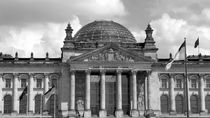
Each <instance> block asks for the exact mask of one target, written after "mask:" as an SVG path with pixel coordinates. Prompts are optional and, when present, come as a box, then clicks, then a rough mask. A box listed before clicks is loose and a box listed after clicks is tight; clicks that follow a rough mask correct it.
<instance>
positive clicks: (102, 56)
mask: <svg viewBox="0 0 210 118" xmlns="http://www.w3.org/2000/svg"><path fill="white" fill-rule="evenodd" d="M85 61H129V62H134V58H133V57H131V56H128V55H124V54H122V53H121V52H119V51H116V50H113V49H112V48H110V49H108V50H105V51H103V52H100V53H98V54H96V55H92V56H90V57H89V58H88V59H86V60H85Z"/></svg>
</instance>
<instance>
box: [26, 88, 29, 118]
mask: <svg viewBox="0 0 210 118" xmlns="http://www.w3.org/2000/svg"><path fill="white" fill-rule="evenodd" d="M28 98H29V91H28V86H27V101H26V114H27V116H28V108H29V103H28V102H29V100H28Z"/></svg>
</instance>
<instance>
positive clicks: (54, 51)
mask: <svg viewBox="0 0 210 118" xmlns="http://www.w3.org/2000/svg"><path fill="white" fill-rule="evenodd" d="M209 6H210V1H209V0H62V1H61V0H0V51H1V52H3V53H8V54H11V55H13V56H14V54H15V52H18V53H19V56H20V57H30V53H31V52H34V57H45V53H46V52H49V55H50V57H60V55H61V50H60V48H61V47H62V45H63V40H64V37H65V30H64V29H65V28H66V25H67V23H68V22H70V23H71V25H72V27H73V29H74V32H73V33H74V34H75V32H77V31H78V30H79V29H80V28H81V27H82V26H84V25H85V24H87V23H90V22H92V21H94V20H102V19H105V20H113V21H116V22H119V23H120V24H122V25H124V26H126V27H127V28H128V29H129V30H130V31H131V32H132V33H133V35H134V36H135V37H136V40H137V41H138V42H143V41H144V39H145V33H144V30H145V28H146V26H147V24H148V23H150V24H151V26H152V28H153V29H154V35H153V37H154V39H155V41H156V45H157V47H158V48H159V50H158V57H159V58H166V57H168V55H169V53H170V52H171V53H173V54H174V53H175V52H176V51H177V49H178V47H179V46H180V45H181V43H182V42H183V40H184V37H186V38H187V53H188V55H189V54H194V55H197V54H198V50H197V49H194V48H193V46H194V42H195V40H196V39H197V38H198V37H199V39H200V52H201V53H202V54H203V55H207V54H210V46H209V44H210V22H209V21H210V7H209Z"/></svg>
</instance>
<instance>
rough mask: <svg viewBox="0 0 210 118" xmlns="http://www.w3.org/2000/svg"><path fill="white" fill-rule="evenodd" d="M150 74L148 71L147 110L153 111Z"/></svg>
mask: <svg viewBox="0 0 210 118" xmlns="http://www.w3.org/2000/svg"><path fill="white" fill-rule="evenodd" d="M150 74H151V71H147V105H148V106H147V108H148V109H147V110H151V109H152V108H151V99H152V96H151V91H152V87H151V83H152V82H151V79H150V77H149V76H150Z"/></svg>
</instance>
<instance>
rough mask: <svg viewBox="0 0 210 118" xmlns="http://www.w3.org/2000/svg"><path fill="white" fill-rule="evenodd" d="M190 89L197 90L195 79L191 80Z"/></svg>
mask: <svg viewBox="0 0 210 118" xmlns="http://www.w3.org/2000/svg"><path fill="white" fill-rule="evenodd" d="M191 88H197V82H196V79H191Z"/></svg>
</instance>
